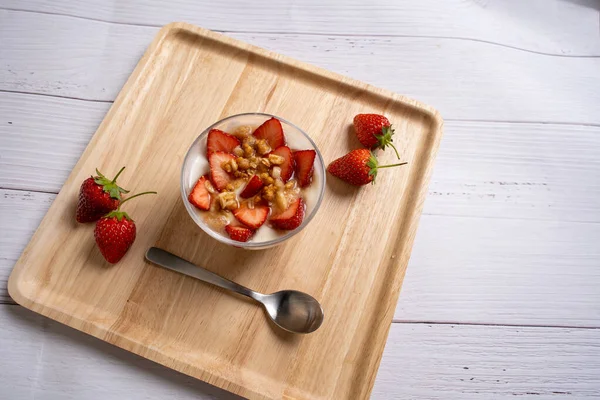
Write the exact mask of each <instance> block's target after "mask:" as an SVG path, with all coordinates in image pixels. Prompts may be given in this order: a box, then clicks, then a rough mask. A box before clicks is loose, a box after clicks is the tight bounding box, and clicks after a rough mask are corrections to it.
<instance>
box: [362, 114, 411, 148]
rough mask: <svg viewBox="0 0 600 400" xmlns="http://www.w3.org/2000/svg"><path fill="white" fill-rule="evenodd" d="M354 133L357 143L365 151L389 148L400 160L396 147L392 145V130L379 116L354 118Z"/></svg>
mask: <svg viewBox="0 0 600 400" xmlns="http://www.w3.org/2000/svg"><path fill="white" fill-rule="evenodd" d="M354 131H355V132H356V137H357V138H358V140H359V142H360V143H361V144H362V145H363V146H365V147H366V148H367V149H377V148H379V149H381V150H385V148H386V147H387V146H390V147H391V148H392V149H394V151H395V152H396V157H398V159H400V154H398V150H397V149H396V146H394V144H393V143H392V141H393V139H392V136H394V129H393V128H392V124H390V121H389V120H388V119H387V118H386V117H384V116H383V115H379V114H358V115H356V116H355V117H354Z"/></svg>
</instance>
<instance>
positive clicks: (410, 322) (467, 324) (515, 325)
mask: <svg viewBox="0 0 600 400" xmlns="http://www.w3.org/2000/svg"><path fill="white" fill-rule="evenodd" d="M392 324H407V325H410V324H415V325H464V326H491V327H499V328H501V327H507V328H557V329H590V330H593V329H600V326H592V325H583V326H578V325H560V324H557V325H543V324H510V323H497V324H494V323H491V322H452V321H413V320H400V319H393V320H392Z"/></svg>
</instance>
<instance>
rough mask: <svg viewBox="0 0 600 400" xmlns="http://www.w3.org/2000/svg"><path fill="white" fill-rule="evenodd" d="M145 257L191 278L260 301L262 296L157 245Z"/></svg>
mask: <svg viewBox="0 0 600 400" xmlns="http://www.w3.org/2000/svg"><path fill="white" fill-rule="evenodd" d="M146 259H147V260H148V261H151V262H153V263H155V264H158V265H160V266H161V267H163V268H167V269H170V270H172V271H175V272H179V273H181V274H184V275H187V276H191V277H192V278H196V279H200V280H201V281H204V282H207V283H211V284H213V285H215V286H218V287H220V288H223V289H227V290H231V291H233V292H236V293H239V294H243V295H244V296H248V297H250V298H252V299H254V300H256V301H260V298H261V297H262V295H261V294H260V293H256V292H255V291H253V290H250V289H248V288H247V287H244V286H242V285H239V284H237V283H235V282H232V281H230V280H229V279H225V278H223V277H222V276H219V275H217V274H215V273H214V272H210V271H209V270H207V269H204V268H202V267H199V266H197V265H194V264H192V263H191V262H189V261H186V260H184V259H183V258H180V257H177V256H176V255H175V254H172V253H169V252H168V251H165V250H163V249H159V248H158V247H150V248H149V249H148V251H147V252H146Z"/></svg>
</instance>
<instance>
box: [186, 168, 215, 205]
mask: <svg viewBox="0 0 600 400" xmlns="http://www.w3.org/2000/svg"><path fill="white" fill-rule="evenodd" d="M207 181H208V176H207V175H204V176H201V177H200V179H198V182H196V185H194V188H193V189H192V191H191V192H190V195H189V196H188V200H189V201H190V203H192V204H193V205H195V206H196V207H197V208H199V209H200V210H205V211H207V210H208V209H209V208H210V193H209V192H208V189H207V188H206V182H207Z"/></svg>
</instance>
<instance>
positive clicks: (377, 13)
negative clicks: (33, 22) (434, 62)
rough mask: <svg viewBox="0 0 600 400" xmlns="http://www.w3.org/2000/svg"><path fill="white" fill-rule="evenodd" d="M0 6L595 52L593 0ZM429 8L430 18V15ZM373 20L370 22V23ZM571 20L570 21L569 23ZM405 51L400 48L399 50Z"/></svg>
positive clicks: (139, 21)
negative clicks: (476, 41) (435, 38)
mask: <svg viewBox="0 0 600 400" xmlns="http://www.w3.org/2000/svg"><path fill="white" fill-rule="evenodd" d="M2 4H3V7H7V8H15V9H25V10H31V11H39V12H44V13H57V14H64V15H73V16H79V17H83V18H89V19H94V20H99V21H105V22H117V23H120V24H131V25H154V26H156V27H159V26H162V25H164V24H167V23H169V22H172V21H187V22H191V23H194V24H196V25H200V26H204V27H206V28H208V29H213V30H220V31H245V32H271V33H310V34H336V35H339V34H346V35H357V36H358V35H362V36H372V35H375V36H425V37H448V38H453V39H455V40H479V41H485V42H490V43H492V44H494V43H497V44H499V45H502V46H514V47H517V48H522V49H525V50H529V51H537V52H544V53H549V54H557V55H600V38H599V37H598V11H597V10H598V5H597V2H596V1H595V0H576V1H561V0H534V1H532V0H530V1H527V2H523V1H520V0H509V1H507V0H474V1H463V0H448V1H444V2H441V3H440V2H439V1H435V0H423V1H419V2H417V3H415V2H411V1H407V0H404V1H398V0H378V1H376V2H374V3H369V4H367V3H365V2H364V1H360V0H346V1H343V2H339V1H337V2H336V1H331V2H326V3H323V2H322V1H319V0H301V1H295V2H293V3H288V2H275V3H273V2H271V1H268V0H257V1H254V2H253V3H252V7H247V3H246V2H244V1H243V0H232V1H227V2H219V3H216V4H215V3H212V2H204V1H185V0H179V1H177V2H175V3H168V4H167V3H165V2H163V1H161V0H130V1H127V2H114V1H113V2H106V1H103V0H88V1H85V2H82V3H78V2H66V3H63V2H55V1H48V0H28V1H27V2H23V1H20V0H3V2H2ZM432 10H434V13H435V18H432V17H431V16H432ZM374 21H376V23H374ZM575 21H576V23H575ZM403 54H405V53H404V52H403Z"/></svg>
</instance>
